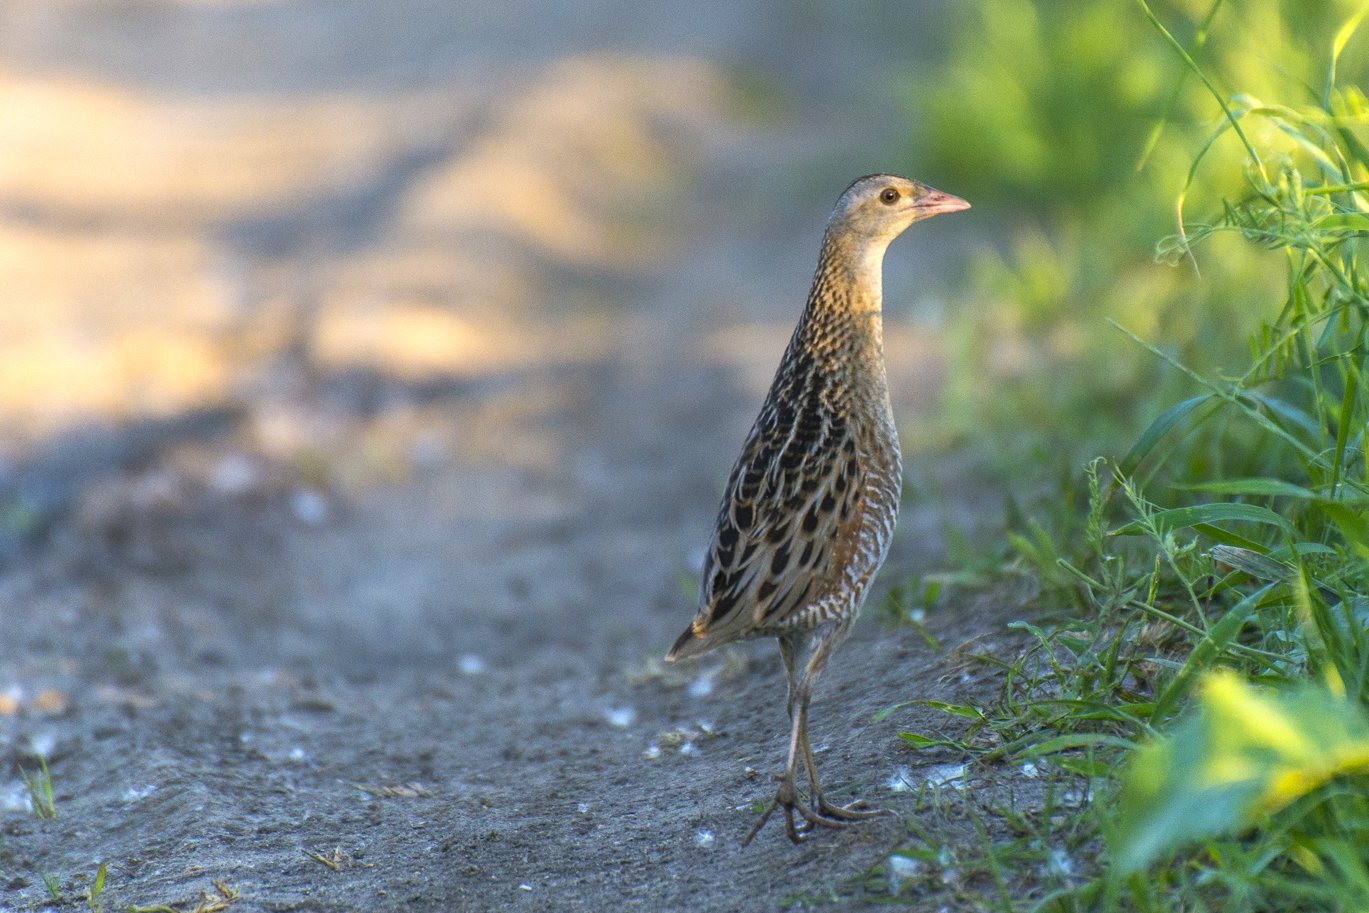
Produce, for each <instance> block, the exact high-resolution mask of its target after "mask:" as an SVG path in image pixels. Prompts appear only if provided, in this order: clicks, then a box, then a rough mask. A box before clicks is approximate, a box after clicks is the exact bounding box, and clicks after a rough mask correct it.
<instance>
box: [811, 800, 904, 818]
mask: <svg viewBox="0 0 1369 913" xmlns="http://www.w3.org/2000/svg"><path fill="white" fill-rule="evenodd" d="M817 811H818V813H819V814H821V815H822V816H823V817H824V818H832V819H835V820H837V821H840V822H841V823H842V824H849V823H850V822H852V821H864V820H865V819H867V818H877V817H879V816H881V815H896V814H897V812H895V811H894V810H893V809H888V808H871V807H870V804H869V803H868V802H866V801H865V800H864V799H857V800H856V801H854V802H852V803H851V804H850V805H833V804H832V803H830V802H828V801H827V800H826V799H821V800H819V801H818V803H817Z"/></svg>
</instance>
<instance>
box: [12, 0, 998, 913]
mask: <svg viewBox="0 0 1369 913" xmlns="http://www.w3.org/2000/svg"><path fill="white" fill-rule="evenodd" d="M650 6H651V5H644V4H628V3H615V2H612V0H601V2H596V3H590V2H580V3H559V4H558V3H544V4H532V3H508V4H499V5H490V6H489V8H488V9H486V10H483V11H482V10H465V11H462V10H459V9H458V8H457V5H455V4H447V3H437V2H429V3H425V2H408V3H399V4H370V3H362V2H339V0H327V2H323V0H319V2H295V3H273V2H260V3H228V2H223V3H216V2H181V3H173V2H155V0H153V2H140V3H132V2H129V3H123V2H119V3H107V2H51V0H44V2H42V3H37V2H34V3H29V2H23V0H11V2H10V3H8V4H6V5H4V6H3V7H0V98H3V105H0V275H3V276H4V284H5V290H4V292H3V295H4V300H3V304H0V421H3V423H4V428H5V431H6V433H5V435H4V438H3V442H0V556H3V561H4V564H3V565H2V566H0V567H2V568H3V570H2V571H0V625H2V627H0V631H2V632H3V633H2V635H0V812H2V813H3V831H0V910H13V909H23V908H28V907H32V906H42V905H43V903H44V900H45V898H47V897H48V888H47V887H46V886H45V884H44V881H43V876H44V875H52V876H53V877H54V878H55V879H56V882H55V883H56V884H58V885H59V886H60V889H61V891H62V892H63V893H64V894H65V895H66V896H67V897H68V898H70V899H75V898H79V896H80V895H81V893H82V892H83V891H84V890H85V889H86V887H87V886H88V884H89V879H90V878H91V877H92V876H93V874H94V871H95V869H96V866H97V865H98V864H99V862H100V861H105V862H107V864H108V878H107V883H106V886H105V891H104V895H103V900H104V902H105V903H106V904H107V905H108V908H109V909H121V908H125V907H126V906H127V905H129V904H139V905H153V904H163V905H170V906H172V907H173V908H174V909H176V910H181V911H189V910H194V909H197V907H198V909H200V910H210V909H221V908H231V909H233V910H406V911H421V910H505V909H511V910H584V911H603V910H608V909H614V908H617V907H623V908H630V909H638V908H651V909H662V910H675V909H698V910H759V909H774V908H777V907H780V906H782V905H784V904H785V903H786V902H789V901H792V900H795V899H799V900H801V901H803V902H805V903H806V902H813V903H816V902H819V901H820V900H821V899H822V898H824V897H830V896H831V895H832V894H833V892H834V891H835V892H836V893H837V894H838V895H843V896H847V897H848V901H847V902H848V904H852V905H861V904H864V903H867V902H870V903H872V902H873V900H872V899H870V898H867V899H865V900H859V899H858V900H850V899H849V898H850V894H851V892H850V891H849V890H847V889H845V888H843V885H846V884H848V880H849V879H852V878H854V877H857V876H859V875H861V873H863V872H865V871H866V870H867V869H869V868H870V867H871V866H873V865H876V864H878V863H880V862H881V861H882V860H883V859H884V858H885V857H886V856H887V854H888V852H889V850H890V849H891V848H893V847H895V846H897V845H898V844H899V842H900V840H901V839H903V837H904V834H905V826H904V824H903V822H902V821H901V820H900V818H899V817H891V818H888V819H880V820H877V821H874V822H871V823H869V824H866V825H863V826H860V827H857V828H852V829H850V830H847V831H842V832H839V833H837V832H830V833H821V834H819V835H817V836H816V837H814V838H813V839H811V840H809V841H807V842H805V843H804V844H803V845H801V846H797V847H795V846H792V845H790V843H789V842H788V841H787V840H786V839H785V838H784V835H783V831H782V828H781V827H780V826H778V825H776V824H773V823H772V825H771V827H770V829H768V830H767V831H766V832H764V833H763V834H762V836H761V837H760V838H759V839H758V840H757V841H756V842H755V843H754V844H753V845H752V846H750V847H749V848H747V849H745V850H742V849H740V848H739V847H738V842H739V840H740V838H741V836H742V835H743V834H745V832H746V830H747V829H748V828H749V826H750V824H751V822H752V821H753V820H754V818H753V816H754V812H753V811H752V806H753V805H755V804H756V803H758V802H761V801H763V800H765V799H766V798H768V796H769V795H770V791H771V789H772V786H771V781H770V776H771V774H772V773H774V772H775V771H776V770H777V769H778V768H779V766H780V764H781V763H782V759H783V752H784V748H785V742H786V738H785V735H786V733H785V729H786V721H785V718H784V710H783V685H782V673H781V670H780V667H779V662H778V657H777V653H776V651H775V648H774V647H773V645H771V644H769V643H763V644H756V645H748V646H743V647H739V648H736V649H733V650H729V651H727V652H725V653H723V654H719V655H717V656H713V657H709V658H707V659H706V660H705V661H703V662H702V663H700V664H697V665H692V666H688V667H684V668H679V669H676V668H669V669H667V668H665V667H663V666H662V664H661V663H660V662H659V657H660V656H661V654H662V653H663V652H664V649H665V647H666V646H668V644H669V642H670V641H671V639H672V638H673V637H674V635H675V634H677V633H678V631H679V630H680V629H681V628H682V627H683V626H684V624H686V623H687V621H688V620H689V618H690V617H691V615H692V612H693V597H692V587H693V575H694V573H695V568H696V565H697V562H698V561H699V559H700V556H701V553H702V547H703V545H704V544H705V543H706V541H707V538H708V534H709V532H710V526H711V520H712V517H713V515H714V512H715V510H716V504H717V498H718V495H719V492H720V490H721V484H722V481H723V479H724V478H725V475H726V473H727V470H728V469H729V467H730V464H731V460H732V459H733V457H734V456H735V453H736V449H737V447H738V446H739V444H740V441H741V439H742V436H743V434H744V432H745V430H746V428H747V426H748V425H749V422H750V420H751V418H752V417H753V415H754V412H755V410H756V408H757V407H758V405H759V401H760V397H761V395H762V393H763V391H764V388H765V386H766V384H767V383H768V380H769V376H770V372H771V371H772V370H773V366H774V363H775V361H776V360H777V358H778V355H779V352H780V351H781V349H782V348H783V346H784V343H785V341H786V340H787V336H788V332H789V328H790V326H791V325H792V322H793V320H794V319H795V318H796V316H797V314H798V310H799V308H800V307H801V304H802V300H803V296H804V293H805V291H806V287H807V282H808V278H809V275H810V273H811V269H812V262H813V257H814V254H815V252H816V248H817V243H818V238H819V236H820V233H821V228H822V223H823V221H824V218H825V215H826V213H827V211H828V209H829V208H830V206H831V204H832V202H833V200H834V199H835V197H836V195H837V194H838V193H839V192H840V190H841V189H842V187H843V186H844V184H845V183H846V181H848V180H849V179H850V178H852V177H854V176H856V175H858V174H861V173H864V172H867V171H871V170H877V169H895V168H900V169H901V168H907V167H910V166H909V159H908V154H909V147H908V146H907V137H908V135H909V134H910V132H912V133H915V129H914V128H913V127H912V126H910V125H909V124H908V123H907V122H906V119H905V118H904V115H903V107H902V104H901V102H900V101H899V100H898V96H897V90H898V85H897V84H895V79H896V78H897V77H900V74H906V73H910V72H916V71H917V69H918V67H919V65H920V64H919V61H921V60H924V59H926V58H927V57H928V56H929V55H933V54H934V53H935V42H934V41H931V40H930V38H929V35H932V34H934V29H930V27H929V24H934V22H935V15H934V14H935V13H936V11H937V8H938V7H937V5H936V4H931V3H927V4H921V7H922V9H921V10H920V11H919V10H915V9H905V8H902V7H900V8H899V9H898V10H897V11H894V10H890V11H888V12H887V13H883V14H878V13H870V12H866V13H863V14H861V15H860V16H859V17H857V18H855V19H852V18H850V16H849V15H848V13H847V11H846V9H845V7H844V6H843V5H840V4H835V3H833V4H811V5H805V6H804V8H803V11H802V12H801V13H796V14H793V15H791V16H788V17H787V19H786V16H785V15H782V14H781V11H780V10H778V9H776V8H771V7H770V6H769V5H768V4H764V3H740V4H731V5H727V7H726V10H725V11H716V12H707V13H704V12H701V13H700V14H699V16H697V17H681V16H680V15H679V13H680V11H679V9H678V8H673V7H668V6H662V7H661V8H660V9H659V10H654V11H653V10H652V9H649V8H648V9H644V8H643V7H650ZM895 13H897V15H895ZM914 13H917V14H918V15H916V16H914V15H913V14H914ZM681 18H688V19H690V20H691V21H684V22H682V21H679V20H680V19H681ZM947 189H950V190H954V188H947ZM948 221H949V220H948ZM972 232H973V226H972V225H968V226H959V227H957V226H946V227H945V229H944V230H943V226H942V225H941V224H939V223H937V224H936V225H935V228H930V227H929V226H919V227H918V228H915V229H914V230H913V231H912V232H910V234H909V236H908V237H907V238H906V239H904V240H901V241H900V242H898V243H897V244H896V245H895V247H894V248H893V250H892V251H891V253H890V256H889V262H888V269H887V274H886V300H887V302H888V305H887V307H888V310H889V343H888V352H889V361H890V371H891V375H892V381H893V387H894V397H895V402H896V408H897V410H898V411H899V413H900V422H901V427H902V430H903V436H904V440H905V451H906V452H907V454H908V456H909V458H910V465H909V469H908V479H909V486H908V487H909V502H908V503H907V505H906V506H905V510H904V517H903V520H902V522H901V525H900V529H899V533H898V537H897V540H896V544H895V547H894V555H893V557H892V558H891V560H890V563H889V565H888V566H887V568H886V571H885V573H884V575H883V576H882V578H881V583H880V589H879V590H878V591H877V592H876V593H875V595H874V597H873V599H872V601H871V602H872V605H873V604H874V603H878V602H881V601H882V600H883V598H884V592H885V591H887V588H888V587H889V586H890V585H891V584H892V583H895V582H898V581H901V580H904V579H906V578H907V577H908V576H909V575H910V574H913V573H921V574H926V573H934V572H936V571H938V570H941V569H943V568H944V564H945V561H946V543H945V532H946V530H947V529H950V528H956V529H970V530H981V531H982V530H989V532H983V533H981V534H985V535H991V534H992V532H991V528H992V519H993V517H994V516H995V515H996V514H995V508H996V496H995V494H994V493H993V492H991V491H986V490H984V489H983V488H982V487H981V486H980V485H978V484H976V483H975V482H973V481H972V480H973V478H974V477H973V474H972V473H971V472H969V470H967V469H966V468H965V467H966V466H968V465H970V464H971V463H972V460H969V459H967V458H965V457H963V456H956V455H947V454H946V453H945V452H944V451H943V450H942V449H941V445H942V444H943V443H944V441H943V439H942V437H941V436H939V435H938V434H937V431H936V426H935V415H936V405H937V397H938V394H939V384H940V379H941V376H942V374H943V372H944V366H945V358H946V354H945V349H946V346H945V344H944V342H943V339H942V337H943V335H944V334H943V333H942V330H941V328H942V327H943V325H944V323H945V317H944V315H941V314H940V308H939V306H938V301H939V293H938V289H941V288H944V287H945V283H946V282H950V281H953V280H954V278H955V276H956V275H957V273H956V270H957V269H958V268H959V266H960V265H961V263H962V259H961V257H960V256H959V252H960V242H961V241H962V240H963V239H964V238H966V237H968V236H969V235H968V233H972ZM1013 611H1014V608H1013V606H1012V605H1010V604H1009V605H1006V606H1003V605H998V604H996V603H994V602H993V601H992V600H985V599H983V598H980V599H977V600H975V601H973V602H960V603H957V602H956V601H955V600H951V601H950V604H948V605H945V606H943V607H942V608H940V609H939V610H938V611H936V612H933V613H932V614H931V615H930V616H929V618H928V625H929V628H930V629H931V630H932V631H933V633H934V634H935V635H936V636H937V637H938V638H939V639H940V640H941V641H942V642H943V644H944V645H945V646H947V647H948V648H949V647H954V646H955V645H956V644H959V643H961V642H963V641H966V640H970V639H972V638H978V640H979V643H980V644H981V645H983V644H985V643H988V644H989V645H992V643H993V642H994V640H995V638H999V637H1001V636H1002V635H1001V631H1002V624H1003V622H1004V621H1005V620H1006V619H1007V618H1009V617H1011V616H1012V613H1013ZM870 614H874V613H870ZM949 655H950V654H949V653H948V652H943V653H942V654H934V653H933V652H932V651H931V649H930V648H929V647H928V646H927V644H926V642H925V641H924V640H923V639H922V638H921V637H920V636H919V635H918V634H916V633H915V632H914V631H913V630H912V629H911V628H906V627H895V628H890V627H886V626H883V625H881V624H879V623H878V622H877V621H876V620H875V619H874V618H867V619H865V620H863V621H862V623H861V625H860V626H859V627H858V630H857V633H856V635H855V637H854V638H853V640H852V642H851V643H850V644H849V645H848V646H847V647H845V648H844V649H843V651H842V652H841V653H839V654H838V655H837V657H836V659H835V661H834V663H833V666H832V669H831V671H830V673H829V675H828V677H827V678H826V679H825V680H824V682H823V685H822V687H821V689H820V693H819V695H818V698H817V701H816V702H815V709H814V714H815V717H814V730H815V739H816V741H817V742H818V743H820V744H821V745H823V746H824V747H823V748H822V749H820V752H821V754H820V763H821V765H822V769H823V771H824V773H825V775H826V777H827V779H828V781H829V782H830V783H831V784H832V786H833V789H834V790H835V791H837V792H839V793H841V794H845V795H854V794H857V793H859V794H860V795H863V796H864V797H866V798H868V799H870V800H872V801H874V802H876V803H879V804H883V805H887V806H888V807H890V808H892V809H893V810H895V811H896V812H899V813H900V814H901V815H911V814H913V811H914V809H915V807H916V800H915V798H914V797H915V795H916V793H917V790H918V788H919V787H921V786H922V784H924V783H926V782H927V781H928V780H929V779H931V780H936V779H937V778H938V777H939V776H944V771H942V770H941V768H940V767H938V765H944V763H945V761H946V758H945V757H942V756H938V755H937V754H936V753H926V752H924V753H916V752H913V751H912V750H910V749H909V748H908V747H906V746H905V745H904V744H903V743H902V742H901V741H900V740H899V738H898V732H899V731H900V730H901V729H907V728H913V729H919V730H924V731H925V730H937V729H944V728H945V726H946V723H945V722H944V719H942V718H939V717H935V716H931V715H929V714H928V713H927V712H926V711H923V710H919V709H917V708H905V709H901V710H899V711H896V712H895V713H893V714H892V715H890V716H889V717H888V718H887V719H885V720H883V721H881V722H874V721H873V720H874V716H875V714H876V713H878V712H879V711H880V710H882V709H884V708H887V707H889V706H891V705H894V704H897V703H899V702H902V701H908V700H911V699H913V698H934V699H940V700H951V701H956V700H961V699H963V698H964V697H965V696H966V695H967V694H983V693H984V689H988V688H992V687H993V684H992V682H989V681H984V680H982V679H979V678H975V679H972V678H969V677H967V676H965V675H964V674H963V670H961V669H960V668H959V667H958V666H955V665H954V663H953V662H952V661H951V660H950V659H948V656H949ZM39 753H41V754H43V755H45V756H46V758H47V760H48V763H49V765H50V770H51V773H52V778H53V781H54V782H55V792H56V805H57V809H58V817H57V818H55V819H53V820H40V819H38V818H36V817H34V816H33V815H32V814H31V813H30V810H29V802H28V797H27V791H26V789H25V787H24V784H23V782H22V779H21V776H20V768H21V767H23V768H26V769H28V770H33V769H34V766H35V763H36V761H35V758H36V755H37V754H39ZM216 883H217V884H218V885H219V886H216Z"/></svg>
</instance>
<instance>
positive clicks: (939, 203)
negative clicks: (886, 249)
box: [827, 174, 970, 246]
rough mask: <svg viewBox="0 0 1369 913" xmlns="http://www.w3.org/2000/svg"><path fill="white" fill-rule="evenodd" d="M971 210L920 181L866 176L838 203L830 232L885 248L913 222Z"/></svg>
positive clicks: (845, 193) (849, 188)
mask: <svg viewBox="0 0 1369 913" xmlns="http://www.w3.org/2000/svg"><path fill="white" fill-rule="evenodd" d="M969 208H970V204H969V203H966V202H965V201H964V200H962V199H960V197H954V196H951V195H950V194H949V193H942V192H941V191H940V190H933V189H932V188H931V187H928V186H927V185H926V184H922V183H919V182H918V181H913V180H910V179H908V178H904V177H899V176H898V175H896V174H867V175H866V176H865V177H863V178H856V180H855V181H853V182H852V183H851V186H850V187H847V188H846V191H845V192H844V193H843V194H842V195H841V197H840V199H838V200H837V206H836V209H834V210H832V217H831V218H830V219H829V220H828V223H827V224H828V229H827V230H828V232H829V233H830V232H840V233H842V234H846V235H849V236H853V237H856V238H860V239H861V240H864V241H866V242H867V243H870V242H873V243H874V244H877V245H880V246H883V245H887V244H888V243H889V242H890V241H892V240H894V238H897V237H898V236H899V235H900V234H902V233H903V230H904V229H905V228H907V227H908V226H909V225H912V224H913V223H914V222H921V221H922V220H923V219H930V218H931V217H932V216H935V215H940V214H941V213H943V212H959V211H960V210H962V209H969Z"/></svg>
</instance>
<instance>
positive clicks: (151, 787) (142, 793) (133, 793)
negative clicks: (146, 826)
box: [123, 783, 157, 802]
mask: <svg viewBox="0 0 1369 913" xmlns="http://www.w3.org/2000/svg"><path fill="white" fill-rule="evenodd" d="M156 791H157V784H155V783H148V784H146V785H145V786H130V787H129V788H128V789H126V790H124V795H123V799H124V801H125V802H138V801H140V800H142V799H146V798H147V797H148V796H150V795H152V794H153V793H155V792H156Z"/></svg>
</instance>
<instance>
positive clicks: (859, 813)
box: [742, 776, 893, 846]
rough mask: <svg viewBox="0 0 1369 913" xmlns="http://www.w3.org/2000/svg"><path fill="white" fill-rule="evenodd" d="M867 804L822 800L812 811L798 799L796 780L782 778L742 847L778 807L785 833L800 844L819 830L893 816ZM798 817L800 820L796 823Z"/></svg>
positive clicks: (748, 842) (743, 840)
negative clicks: (810, 834) (838, 803)
mask: <svg viewBox="0 0 1369 913" xmlns="http://www.w3.org/2000/svg"><path fill="white" fill-rule="evenodd" d="M864 804H865V803H864V802H863V801H856V802H853V803H851V804H850V805H848V806H840V805H832V804H831V803H829V802H828V801H827V800H826V799H823V798H821V797H819V799H818V801H817V802H816V803H814V807H811V808H810V807H809V806H807V805H805V804H804V803H803V802H802V801H801V800H800V799H799V794H798V790H797V789H796V788H795V787H794V781H793V778H791V777H787V776H786V777H783V778H781V780H780V788H779V789H778V790H776V792H775V798H773V799H771V800H770V804H769V805H768V806H766V808H765V811H764V812H763V813H761V816H760V818H759V819H758V820H757V821H756V823H755V824H754V825H752V826H751V830H750V831H748V832H747V834H746V836H745V837H744V838H743V839H742V846H747V845H748V844H750V843H751V841H752V840H753V839H755V836H756V835H757V834H759V833H760V832H761V828H763V827H765V823H766V822H767V821H769V820H770V816H771V815H773V814H774V813H775V809H777V808H782V809H784V832H785V833H786V834H787V835H788V836H789V839H790V840H791V841H793V842H794V843H798V842H800V841H801V840H803V838H804V837H806V836H807V835H808V834H809V833H811V832H812V831H813V830H814V829H816V828H818V827H849V826H850V825H851V823H852V822H854V821H860V820H863V819H865V818H873V817H874V816H875V815H887V814H893V813H892V812H890V811H888V810H887V809H882V808H875V809H865V808H861V806H863V805H864ZM795 815H797V816H798V818H799V819H800V820H798V821H796V820H795Z"/></svg>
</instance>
